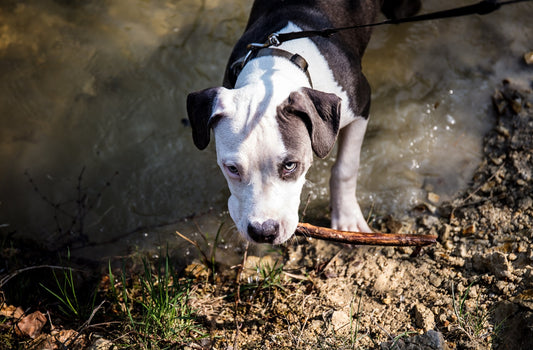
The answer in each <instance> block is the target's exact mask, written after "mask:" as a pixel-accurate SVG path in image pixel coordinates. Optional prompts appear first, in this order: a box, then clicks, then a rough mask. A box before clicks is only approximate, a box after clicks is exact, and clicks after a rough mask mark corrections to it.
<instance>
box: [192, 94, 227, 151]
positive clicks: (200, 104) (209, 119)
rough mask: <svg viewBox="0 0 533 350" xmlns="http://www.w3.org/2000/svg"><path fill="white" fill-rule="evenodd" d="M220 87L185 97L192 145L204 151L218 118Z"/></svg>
mask: <svg viewBox="0 0 533 350" xmlns="http://www.w3.org/2000/svg"><path fill="white" fill-rule="evenodd" d="M222 89H224V88H222V87H215V88H209V89H205V90H201V91H196V92H191V93H190V94H189V95H188V96H187V114H188V116H189V121H190V123H191V127H192V139H193V141H194V145H195V146H196V147H198V148H199V149H201V150H202V149H204V148H206V147H207V145H208V144H209V140H210V134H211V127H212V126H213V125H214V123H215V122H216V121H217V120H218V119H219V118H220V116H221V114H220V113H218V112H217V109H218V108H217V105H218V98H219V94H220V92H221V91H222Z"/></svg>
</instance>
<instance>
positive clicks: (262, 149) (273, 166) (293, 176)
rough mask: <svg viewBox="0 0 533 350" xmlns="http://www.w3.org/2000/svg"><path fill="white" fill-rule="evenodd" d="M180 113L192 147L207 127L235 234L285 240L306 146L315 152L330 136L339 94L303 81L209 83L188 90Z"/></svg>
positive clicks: (307, 156)
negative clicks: (187, 126)
mask: <svg viewBox="0 0 533 350" xmlns="http://www.w3.org/2000/svg"><path fill="white" fill-rule="evenodd" d="M287 85H288V86H290V83H289V84H287ZM187 112H188V115H189V120H190V123H191V126H192V132H193V140H194V144H195V145H196V146H197V147H198V148H199V149H204V148H205V147H207V145H208V144H209V139H210V131H211V129H213V131H214V135H215V143H216V151H217V160H218V164H219V166H220V168H221V169H222V172H223V174H224V176H225V177H226V180H227V182H228V186H229V189H230V191H231V197H230V198H229V200H228V207H229V212H230V215H231V217H232V219H233V220H234V221H235V224H236V225H237V228H238V230H239V231H240V232H241V234H242V235H243V236H244V237H245V238H247V239H248V240H251V241H254V242H257V243H273V244H281V243H283V242H285V241H286V240H287V239H289V238H290V237H291V236H292V235H293V233H294V231H295V229H296V226H297V224H298V207H299V203H300V194H301V191H302V187H303V185H304V182H305V174H306V173H307V170H308V169H309V167H310V166H311V163H312V161H313V153H315V154H316V155H317V156H318V157H321V158H323V157H325V156H326V155H327V154H328V153H329V152H330V151H331V149H332V148H333V145H334V143H335V139H336V137H337V134H338V131H339V121H340V98H339V97H337V96H336V95H334V94H328V93H324V92H320V91H317V90H313V89H310V88H305V87H302V88H296V89H295V90H291V89H290V88H289V87H280V88H279V89H265V88H264V86H263V85H261V84H257V85H245V86H243V87H241V88H238V89H226V88H223V87H217V88H210V89H206V90H202V91H198V92H193V93H191V94H189V96H188V97H187Z"/></svg>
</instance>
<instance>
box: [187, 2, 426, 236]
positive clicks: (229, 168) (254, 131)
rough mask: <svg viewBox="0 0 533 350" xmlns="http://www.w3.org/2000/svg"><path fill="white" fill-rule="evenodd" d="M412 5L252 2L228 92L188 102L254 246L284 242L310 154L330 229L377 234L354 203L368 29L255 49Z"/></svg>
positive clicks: (210, 92) (410, 9)
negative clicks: (325, 166) (325, 188)
mask: <svg viewBox="0 0 533 350" xmlns="http://www.w3.org/2000/svg"><path fill="white" fill-rule="evenodd" d="M419 8H420V2H419V1H410V0H400V1H398V0H397V1H395V0H389V1H372V0H352V1H348V0H305V1H304V0H263V1H259V0H257V1H255V2H254V4H253V5H252V9H251V14H250V17H249V20H248V24H247V26H246V29H245V32H244V34H243V35H242V37H241V38H240V40H239V41H238V42H237V43H236V45H235V47H234V49H233V52H232V53H231V55H230V58H229V61H228V64H227V66H226V71H225V74H224V81H223V86H222V87H213V88H208V89H205V90H201V91H198V92H192V93H190V94H189V95H188V96H187V113H188V117H189V121H190V125H191V127H192V134H193V141H194V144H195V145H196V147H198V148H199V149H200V150H202V149H205V148H206V147H207V146H208V144H209V142H210V133H211V130H213V133H214V136H215V145H216V152H217V163H218V165H219V166H220V168H221V170H222V173H223V174H224V176H225V178H226V180H227V183H228V187H229V189H230V192H231V196H230V198H229V200H228V208H229V212H230V215H231V217H232V219H233V221H234V222H235V224H236V227H237V229H238V230H239V232H240V233H241V234H242V235H243V236H244V237H245V238H246V239H248V240H250V241H253V242H256V243H271V244H281V243H283V242H285V241H287V240H288V239H289V238H290V237H291V236H292V235H293V234H294V232H295V230H296V227H297V225H298V221H299V220H298V209H299V204H300V195H301V192H302V188H303V185H304V183H305V175H306V173H307V171H308V169H309V167H310V166H311V164H312V162H313V157H314V155H315V156H317V157H319V158H324V157H326V156H327V155H328V154H329V153H330V152H331V150H332V149H333V147H334V144H335V142H336V140H337V139H338V153H337V158H336V160H335V163H334V165H333V167H332V169H331V178H330V203H331V227H332V228H334V229H338V230H345V231H361V232H372V230H371V229H370V227H369V226H368V224H367V222H366V220H365V218H364V216H363V214H362V212H361V209H360V207H359V204H358V202H357V197H356V189H357V174H358V169H359V162H360V161H359V160H360V150H361V145H362V142H363V138H364V135H365V130H366V127H367V123H368V116H369V109H370V86H369V83H368V82H367V80H366V78H365V76H364V75H363V73H362V71H361V58H362V56H363V53H364V51H365V49H366V46H367V44H368V41H369V39H370V34H371V30H370V29H369V28H362V29H355V30H349V31H343V32H340V33H338V34H335V35H332V36H330V37H320V36H318V37H312V38H300V39H295V40H290V41H286V42H283V43H281V45H279V46H277V47H274V48H272V47H268V48H258V49H255V50H250V49H249V48H248V45H249V44H251V43H263V42H265V40H266V39H267V37H268V36H269V35H270V34H272V33H287V32H299V31H304V30H320V29H324V28H331V27H345V26H352V25H354V24H365V23H372V22H373V21H375V19H376V16H377V13H378V11H379V10H380V9H381V11H382V12H383V13H384V14H385V15H386V16H387V17H389V18H400V17H406V16H409V15H412V14H414V13H416V12H417V11H418V10H419Z"/></svg>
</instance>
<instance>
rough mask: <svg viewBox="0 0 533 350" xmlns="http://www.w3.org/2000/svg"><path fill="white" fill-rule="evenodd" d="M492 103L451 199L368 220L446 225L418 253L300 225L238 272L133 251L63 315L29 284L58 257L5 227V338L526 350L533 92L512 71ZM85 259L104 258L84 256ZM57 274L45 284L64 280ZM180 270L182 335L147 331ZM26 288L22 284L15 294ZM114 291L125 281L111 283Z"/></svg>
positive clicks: (532, 279) (531, 319)
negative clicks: (321, 236)
mask: <svg viewBox="0 0 533 350" xmlns="http://www.w3.org/2000/svg"><path fill="white" fill-rule="evenodd" d="M493 104H494V111H495V112H494V113H493V115H491V116H488V117H487V118H488V120H492V121H493V123H494V128H493V129H492V130H491V131H490V132H489V133H488V134H487V135H486V138H485V141H484V156H483V159H482V162H481V164H480V165H479V168H478V169H477V171H476V173H475V175H474V176H473V179H472V182H471V185H470V186H469V188H468V189H466V190H465V191H463V192H461V193H459V194H457V195H456V196H455V198H454V199H453V200H452V201H450V202H445V203H440V202H439V199H438V196H436V195H435V194H434V193H431V192H428V200H427V202H426V203H421V204H420V205H419V206H417V207H416V208H413V210H412V212H411V213H410V214H409V215H407V216H406V217H402V218H393V217H378V216H376V217H374V218H373V219H372V222H371V224H372V226H373V227H374V228H375V229H376V230H378V231H383V232H400V233H420V234H422V233H423V234H428V233H429V234H436V235H438V236H439V241H438V243H437V244H436V245H434V246H432V247H428V248H424V249H423V250H422V251H421V252H420V253H419V254H418V255H415V254H413V253H414V251H413V249H412V248H405V247H403V248H394V247H386V248H383V247H355V248H354V247H347V246H344V245H339V244H333V243H329V242H324V241H318V240H305V239H303V238H295V239H294V240H293V241H292V242H290V243H289V244H287V245H285V246H283V247H277V248H275V252H273V253H268V254H266V256H264V257H257V256H248V257H246V256H247V253H244V254H243V255H244V257H243V261H244V262H245V264H244V269H243V270H242V274H241V275H240V278H238V277H237V276H238V271H239V266H233V267H231V266H227V265H225V264H224V261H218V260H217V261H216V264H215V267H213V264H212V262H213V260H211V256H209V255H206V256H205V259H204V262H203V263H201V262H199V263H194V264H191V265H189V266H188V267H187V268H186V269H185V270H184V271H183V272H182V273H180V274H176V275H172V277H171V278H169V277H168V275H167V272H168V271H167V270H164V271H162V270H161V261H160V260H159V267H157V264H158V261H157V259H154V260H153V261H152V262H153V265H154V266H156V267H154V266H151V267H150V266H149V265H148V264H147V263H146V262H147V261H148V260H144V261H143V263H140V262H139V259H138V256H137V260H136V262H135V261H133V260H134V259H131V260H132V261H133V263H131V264H130V263H128V264H129V265H128V266H129V267H131V268H129V267H128V266H126V264H124V263H122V270H120V269H118V271H116V272H114V274H115V276H122V279H120V278H116V279H113V278H112V275H110V274H109V275H107V273H109V270H107V269H106V268H105V269H102V271H103V273H102V275H99V276H93V280H96V281H99V284H98V285H99V287H98V289H97V294H96V297H95V298H94V299H92V303H93V305H99V306H98V307H96V306H93V307H89V308H86V307H81V308H80V309H87V310H85V311H86V312H80V314H78V313H77V312H76V315H75V316H74V317H72V316H70V317H67V316H68V315H62V314H61V312H60V311H59V310H61V303H59V302H58V300H59V301H61V297H59V298H55V299H54V298H51V299H50V295H48V299H47V300H44V299H43V298H45V296H46V294H47V293H46V291H45V290H42V289H35V286H36V284H37V283H38V281H40V280H39V278H41V277H42V276H41V275H42V273H41V271H42V270H43V268H47V269H50V268H54V269H57V268H58V267H54V266H50V265H48V264H51V262H52V261H55V260H57V259H56V258H54V257H51V256H50V257H49V258H47V259H45V257H46V256H49V255H50V254H49V253H47V254H44V253H43V252H41V251H39V250H38V249H37V248H32V246H28V245H24V246H23V247H21V248H16V247H13V246H9V245H8V244H6V243H5V242H8V241H7V240H6V241H5V242H4V245H3V248H2V251H1V258H2V259H3V261H4V264H3V266H4V267H3V270H2V275H1V276H0V277H2V278H1V279H0V283H1V284H0V286H1V288H0V289H1V290H0V292H1V293H0V301H1V302H2V307H1V308H0V321H1V322H0V337H1V340H2V341H0V345H1V344H7V345H5V346H6V347H7V348H9V347H11V348H31V349H44V348H47V349H48V348H50V349H56V348H72V349H76V348H80V349H81V348H91V349H111V348H131V347H134V348H153V349H159V348H169V347H170V348H183V349H237V348H239V349H359V348H363V349H366V348H371V349H487V348H495V349H531V348H533V267H532V265H533V93H532V92H531V90H530V89H527V88H523V87H522V88H516V87H514V86H513V85H512V83H510V82H504V84H503V85H502V87H500V89H499V90H498V91H497V92H495V94H494V96H493ZM443 161H445V160H443ZM428 190H429V189H428ZM215 243H216V242H215ZM200 249H203V248H200ZM21 252H22V253H23V254H21ZM214 253H216V250H215V251H214ZM250 255H251V253H250ZM214 256H215V257H216V254H215V255H214ZM15 263H16V265H14V264H15ZM167 263H168V261H167ZM32 265H39V266H33V267H30V270H31V271H32V272H34V275H27V274H28V272H25V270H27V269H22V267H24V266H32ZM119 265H120V264H119ZM135 265H137V266H138V267H139V266H140V269H139V268H137V269H136V268H135ZM13 266H15V268H14V267H13ZM106 266H107V265H106ZM110 266H111V265H110ZM165 266H167V267H168V265H165ZM127 267H128V268H127ZM167 267H165V269H166V268H167ZM37 268H39V269H37ZM84 268H85V270H88V271H92V272H94V271H97V270H98V269H97V268H96V267H94V266H93V267H92V268H88V267H87V265H86V264H85V265H84ZM126 268H127V270H125V269H126ZM143 268H144V273H145V275H144V277H143V273H142V272H140V273H139V272H137V274H135V272H134V271H142V270H143ZM54 271H55V270H54ZM147 272H148V274H146V273H147ZM161 272H163V276H165V278H163V279H162V278H161ZM157 274H159V277H154V276H156V275H157ZM17 275H19V276H23V275H24V276H25V279H23V280H22V281H26V283H27V284H28V285H22V282H18V283H19V285H17V282H16V278H15V276H17ZM92 275H94V274H92ZM56 276H57V275H56V274H55V273H54V275H53V279H51V281H50V280H49V281H48V282H47V283H45V285H50V283H52V282H53V281H54V280H55V281H56V282H57V281H58V279H57V277H56ZM64 276H66V278H65V280H67V281H71V284H69V287H72V290H71V291H69V290H67V291H66V292H65V293H66V294H64V295H63V299H65V298H66V297H67V296H75V295H76V293H79V292H80V291H82V290H84V289H85V290H88V291H90V290H92V288H87V287H79V286H83V285H82V284H78V283H77V282H76V283H74V280H75V279H73V278H72V273H71V272H70V275H64ZM69 276H70V279H69V278H67V277H69ZM76 277H78V275H76ZM153 277H154V278H155V279H152V278H153ZM76 280H77V278H76ZM139 281H141V282H140V283H139ZM143 281H144V282H143ZM146 281H152V282H153V281H155V282H153V283H152V282H151V283H146ZM162 281H164V285H162V284H163V282H162ZM180 281H185V282H186V283H184V284H182V285H185V286H191V287H190V288H191V289H186V292H183V294H182V295H183V297H179V299H172V300H179V303H180V304H179V305H180V307H181V310H182V312H184V311H186V314H187V316H186V317H184V318H183V322H186V327H185V328H181V331H180V332H181V333H179V334H178V333H176V331H175V329H174V327H173V326H171V327H167V328H166V330H167V331H169V332H168V333H167V334H169V335H168V336H167V335H162V334H163V333H162V332H161V331H157V329H158V328H150V329H156V330H154V331H149V332H148V333H147V331H146V330H145V328H143V327H144V325H145V324H146V322H148V318H147V317H146V312H147V311H150V312H154V310H148V308H147V307H146V305H148V304H147V300H148V299H147V298H148V297H147V295H146V294H145V291H146V289H147V288H148V286H152V287H151V288H152V290H154V289H153V287H154V286H156V287H157V288H159V286H162V287H163V289H162V290H163V291H164V290H165V288H167V289H166V290H167V291H168V290H173V288H174V289H176V286H177V285H178V286H179V284H180ZM143 283H144V284H143ZM140 285H142V286H144V287H143V288H141V287H140ZM28 286H29V287H28ZM52 286H53V284H52ZM58 286H59V282H58ZM24 288H25V289H24ZM32 288H33V289H32ZM187 288H189V287H187ZM22 290H26V292H20V293H26V294H20V293H19V291H22ZM33 290H35V292H33ZM116 290H118V291H121V293H119V294H116V293H115V294H114V293H112V291H116ZM39 291H40V293H37V292H39ZM67 292H68V293H67ZM72 293H73V294H72ZM19 294H20V295H19ZM48 294H50V293H48ZM156 294H157V295H159V296H160V293H156ZM149 297H150V298H153V297H154V295H152V296H149ZM172 297H173V298H174V296H172ZM135 298H137V299H139V300H135ZM141 299H142V300H141ZM13 300H16V301H13ZM10 303H18V304H17V306H18V305H23V307H19V308H15V307H14V306H10ZM173 303H175V302H172V303H170V304H169V303H167V304H165V305H166V306H168V307H169V309H168V310H169V312H170V314H171V317H170V320H174V321H175V320H176V316H175V311H176V310H175V308H176V307H177V306H174V304H173ZM58 304H59V310H58V308H57V306H58ZM141 305H142V306H143V307H140V308H139V307H138V306H141ZM150 305H152V304H150ZM154 305H155V304H154ZM157 305H160V304H157ZM82 306H83V305H82ZM19 309H20V310H19ZM23 309H24V310H23ZM120 310H122V311H120ZM124 310H129V311H128V312H127V313H126V312H125V311H124ZM64 311H65V310H63V313H64V314H66V313H65V312H64ZM82 311H83V310H82ZM130 311H131V312H130ZM17 312H18V316H15V315H16V314H17ZM32 315H34V316H35V315H36V316H35V317H34V318H32V319H31V320H33V321H32V322H27V323H28V324H29V325H30V326H31V327H26V328H28V329H29V330H31V334H30V333H28V332H24V331H22V330H21V328H22V327H21V325H22V324H24V323H21V322H22V321H23V320H25V319H26V316H27V317H30V316H32ZM45 315H46V317H45ZM80 315H85V316H80ZM95 315H96V317H95V318H94V319H93V316H95ZM143 315H144V316H143ZM149 315H152V314H149ZM172 315H173V316H172ZM34 319H35V320H37V321H39V322H36V321H35V320H34ZM160 320H162V319H160V317H159V316H158V317H156V318H155V319H153V321H155V324H156V326H157V327H160V326H164V325H161V324H160V323H161V322H160ZM95 322H96V323H97V324H95ZM182 326H183V324H182ZM74 329H76V330H74ZM146 329H148V328H146ZM31 336H33V338H35V339H34V340H32V339H31V338H30V337H31ZM0 348H2V346H0Z"/></svg>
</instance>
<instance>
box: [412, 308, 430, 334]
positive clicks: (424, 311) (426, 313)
mask: <svg viewBox="0 0 533 350" xmlns="http://www.w3.org/2000/svg"><path fill="white" fill-rule="evenodd" d="M413 312H414V315H415V324H416V326H417V327H419V328H422V329H423V330H424V331H426V332H427V331H429V330H430V329H433V328H435V315H433V312H431V310H430V309H429V308H427V307H426V306H424V305H422V304H420V303H417V304H415V307H414V308H413Z"/></svg>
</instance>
